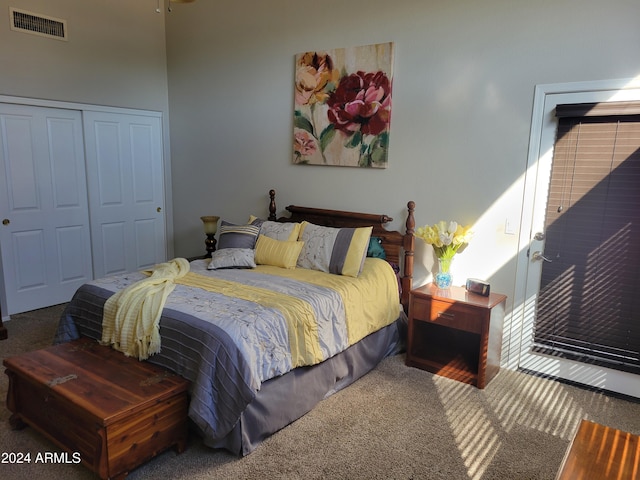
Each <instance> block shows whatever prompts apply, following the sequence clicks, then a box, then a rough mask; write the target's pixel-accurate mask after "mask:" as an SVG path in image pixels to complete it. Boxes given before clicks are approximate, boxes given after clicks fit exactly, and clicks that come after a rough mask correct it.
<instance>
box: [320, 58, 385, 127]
mask: <svg viewBox="0 0 640 480" xmlns="http://www.w3.org/2000/svg"><path fill="white" fill-rule="evenodd" d="M327 105H328V106H329V112H328V116H329V121H330V122H331V123H332V124H334V126H335V128H337V129H338V130H341V131H343V132H345V133H347V134H352V133H355V132H357V131H360V132H361V133H362V134H363V135H365V134H370V135H378V134H380V133H382V132H383V131H385V130H386V129H387V128H388V126H389V121H390V120H391V82H390V81H389V79H388V78H387V76H386V75H385V74H384V73H383V72H376V73H365V72H361V71H360V72H357V73H352V74H351V75H349V76H346V77H343V78H342V80H341V81H340V84H339V85H338V88H337V89H336V91H335V92H333V93H332V94H331V96H330V97H329V100H328V101H327Z"/></svg>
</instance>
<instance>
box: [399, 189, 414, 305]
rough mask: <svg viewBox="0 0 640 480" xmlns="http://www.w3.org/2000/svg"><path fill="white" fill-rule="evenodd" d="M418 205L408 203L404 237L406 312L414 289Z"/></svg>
mask: <svg viewBox="0 0 640 480" xmlns="http://www.w3.org/2000/svg"><path fill="white" fill-rule="evenodd" d="M415 208H416V203H415V202H414V201H410V202H408V203H407V221H406V223H405V227H406V229H407V231H406V233H405V236H404V245H403V248H404V272H403V274H402V299H401V302H402V305H403V306H404V309H405V311H407V310H408V308H409V292H410V291H411V289H412V288H413V257H414V255H413V252H414V248H415V245H414V244H415V237H414V235H413V233H414V231H415V227H416V220H415V218H414V216H413V211H414V209H415Z"/></svg>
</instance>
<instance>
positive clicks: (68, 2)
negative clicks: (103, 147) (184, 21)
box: [0, 0, 168, 112]
mask: <svg viewBox="0 0 640 480" xmlns="http://www.w3.org/2000/svg"><path fill="white" fill-rule="evenodd" d="M156 3H157V2H156V0H137V1H134V2H132V1H130V0H87V1H79V0H55V1H51V0H0V95H13V96H22V97H33V98H42V99H47V100H59V101H70V102H79V103H88V104H95V105H108V106H117V107H127V108H137V109H144V110H155V111H162V112H166V111H167V110H168V100H167V74H166V69H167V64H166V51H165V31H164V30H165V28H164V27H165V18H164V15H163V14H162V13H156V11H155V10H156ZM9 7H14V8H18V9H20V10H26V11H29V12H33V13H34V14H41V15H47V16H50V17H55V18H59V19H63V20H66V21H67V31H68V34H69V40H68V41H66V42H65V41H59V40H51V39H48V38H43V37H39V36H35V35H29V34H24V33H21V32H16V31H12V30H11V29H10V22H9Z"/></svg>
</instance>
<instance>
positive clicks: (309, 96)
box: [296, 52, 340, 105]
mask: <svg viewBox="0 0 640 480" xmlns="http://www.w3.org/2000/svg"><path fill="white" fill-rule="evenodd" d="M339 76H340V72H338V70H336V69H335V68H334V67H333V60H332V59H331V57H330V56H329V55H326V54H321V53H317V52H307V53H305V54H304V55H302V56H301V57H300V58H299V60H298V64H297V65H296V104H297V105H313V104H315V103H324V102H326V101H327V98H328V97H329V93H330V91H331V90H332V89H333V88H335V84H336V82H337V81H338V78H339Z"/></svg>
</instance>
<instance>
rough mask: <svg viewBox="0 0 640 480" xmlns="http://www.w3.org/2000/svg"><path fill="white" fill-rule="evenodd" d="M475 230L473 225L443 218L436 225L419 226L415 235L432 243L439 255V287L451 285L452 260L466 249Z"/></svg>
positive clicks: (437, 275)
mask: <svg viewBox="0 0 640 480" xmlns="http://www.w3.org/2000/svg"><path fill="white" fill-rule="evenodd" d="M472 235H473V232H471V225H467V226H466V227H464V226H462V225H459V224H458V223H457V222H445V221H444V220H441V221H440V222H438V223H436V224H434V225H425V226H424V227H418V228H417V229H416V232H415V236H416V237H418V238H421V239H422V240H424V242H425V243H427V244H429V245H431V246H432V247H433V250H434V252H435V254H436V257H438V264H439V271H438V273H437V274H436V275H435V280H436V285H437V286H438V287H439V288H448V287H450V286H451V281H452V278H451V273H450V270H449V269H450V267H451V260H453V257H454V256H455V254H456V253H458V251H460V250H461V249H464V248H465V247H466V246H467V245H468V244H469V241H470V240H471V237H472Z"/></svg>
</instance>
